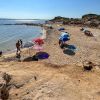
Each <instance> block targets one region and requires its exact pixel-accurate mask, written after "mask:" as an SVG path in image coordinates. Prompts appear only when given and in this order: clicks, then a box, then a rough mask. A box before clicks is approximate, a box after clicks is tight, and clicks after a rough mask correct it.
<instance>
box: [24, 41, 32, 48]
mask: <svg viewBox="0 0 100 100" xmlns="http://www.w3.org/2000/svg"><path fill="white" fill-rule="evenodd" d="M32 46H34V43H33V42H26V43H25V44H24V48H30V47H32Z"/></svg>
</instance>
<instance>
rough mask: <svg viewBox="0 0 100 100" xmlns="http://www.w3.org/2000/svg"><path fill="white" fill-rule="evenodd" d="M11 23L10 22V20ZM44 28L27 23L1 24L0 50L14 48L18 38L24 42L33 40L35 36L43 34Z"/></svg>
mask: <svg viewBox="0 0 100 100" xmlns="http://www.w3.org/2000/svg"><path fill="white" fill-rule="evenodd" d="M9 23H10V22H9ZM40 33H42V28H41V27H37V26H26V25H3V24H2V25H0V50H2V51H4V52H5V51H11V50H14V49H15V48H16V47H15V44H16V42H17V40H18V39H22V40H23V42H24V43H25V42H27V41H31V40H32V39H33V38H36V37H39V36H41V34H40Z"/></svg>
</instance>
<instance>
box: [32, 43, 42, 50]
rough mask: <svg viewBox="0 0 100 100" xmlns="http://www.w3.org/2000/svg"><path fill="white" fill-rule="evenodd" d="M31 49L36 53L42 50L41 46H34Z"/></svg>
mask: <svg viewBox="0 0 100 100" xmlns="http://www.w3.org/2000/svg"><path fill="white" fill-rule="evenodd" d="M33 49H35V50H38V51H41V50H43V46H42V45H37V44H36V45H34V46H33Z"/></svg>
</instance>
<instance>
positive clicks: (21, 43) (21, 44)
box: [19, 39, 23, 48]
mask: <svg viewBox="0 0 100 100" xmlns="http://www.w3.org/2000/svg"><path fill="white" fill-rule="evenodd" d="M19 41H20V46H21V48H23V41H22V40H21V39H20V40H19Z"/></svg>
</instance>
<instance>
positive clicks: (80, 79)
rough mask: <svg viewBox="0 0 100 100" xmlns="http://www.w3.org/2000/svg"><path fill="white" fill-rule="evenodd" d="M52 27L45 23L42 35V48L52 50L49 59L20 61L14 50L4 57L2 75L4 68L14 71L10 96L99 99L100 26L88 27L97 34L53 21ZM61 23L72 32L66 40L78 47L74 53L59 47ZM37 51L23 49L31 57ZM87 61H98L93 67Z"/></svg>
mask: <svg viewBox="0 0 100 100" xmlns="http://www.w3.org/2000/svg"><path fill="white" fill-rule="evenodd" d="M52 27H53V29H49V28H47V27H46V28H45V30H44V31H45V32H43V36H42V37H41V38H43V39H44V45H43V48H44V49H43V52H46V53H48V54H49V58H48V59H44V60H39V61H37V62H34V61H30V62H23V61H21V62H18V61H17V60H16V59H10V58H14V57H15V53H12V54H6V55H3V58H2V57H1V59H2V60H1V62H0V69H1V70H0V71H1V72H0V73H1V74H0V77H1V76H2V75H3V74H4V73H5V72H6V73H7V74H9V75H11V80H10V87H11V88H10V90H9V91H8V93H9V97H8V100H99V99H100V89H99V88H100V85H99V83H100V53H99V51H100V29H95V28H94V29H93V28H88V30H90V31H91V32H92V33H93V34H94V37H88V36H86V35H85V34H84V33H83V32H81V31H80V29H81V27H78V26H67V25H63V26H60V25H57V24H52ZM60 27H64V28H65V32H68V33H69V34H70V40H69V41H68V42H67V44H68V45H75V46H76V47H77V50H76V51H75V54H74V55H70V54H68V53H65V52H64V50H63V49H61V48H60V47H59V41H58V40H59V36H60V34H61V32H60V31H58V29H59V28H60ZM36 52H37V51H36V50H33V49H31V50H30V55H29V53H28V49H26V50H24V49H23V50H22V53H21V54H22V57H23V56H24V57H29V56H33V55H35V53H36ZM7 58H9V59H10V60H8V61H7ZM4 59H6V60H4ZM86 61H91V62H92V63H93V64H94V65H95V66H93V70H92V71H84V69H83V63H84V62H86ZM1 83H2V81H1Z"/></svg>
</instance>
